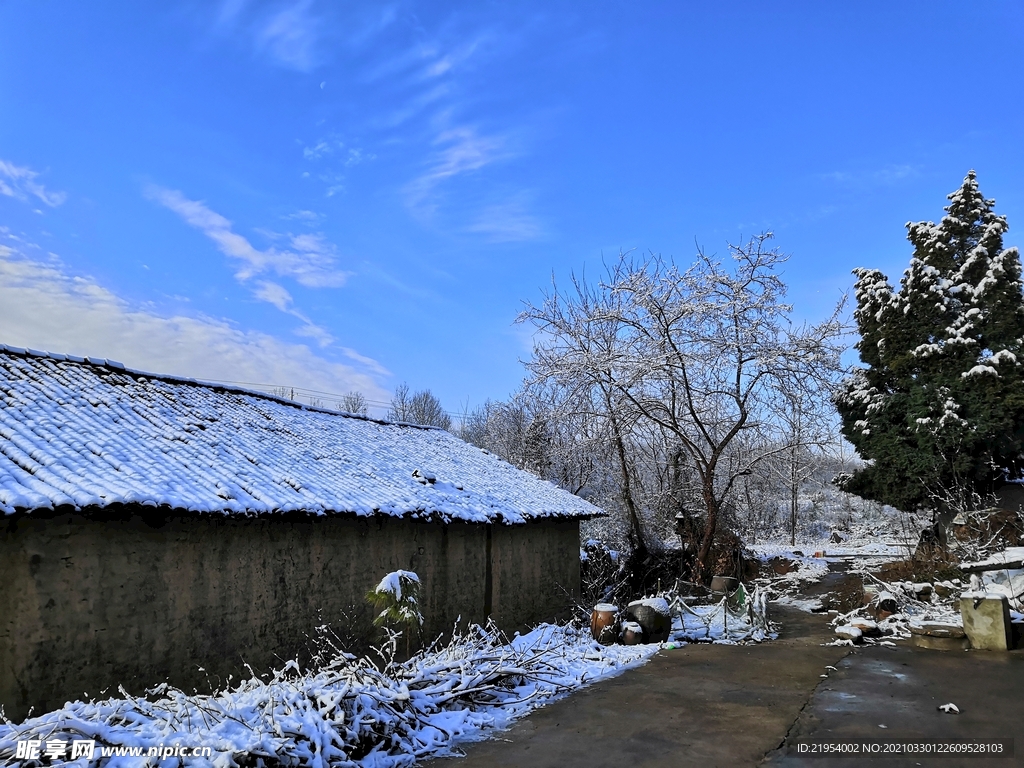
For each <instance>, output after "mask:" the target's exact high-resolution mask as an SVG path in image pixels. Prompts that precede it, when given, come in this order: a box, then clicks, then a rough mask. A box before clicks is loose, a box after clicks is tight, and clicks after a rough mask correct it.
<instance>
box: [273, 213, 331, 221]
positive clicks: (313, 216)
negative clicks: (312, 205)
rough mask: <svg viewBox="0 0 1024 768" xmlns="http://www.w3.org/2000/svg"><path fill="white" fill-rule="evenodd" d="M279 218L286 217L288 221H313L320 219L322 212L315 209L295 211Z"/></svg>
mask: <svg viewBox="0 0 1024 768" xmlns="http://www.w3.org/2000/svg"><path fill="white" fill-rule="evenodd" d="M281 218H282V219H288V220H290V221H305V222H309V223H313V222H316V221H320V219H322V218H323V214H322V213H317V212H316V211H295V212H294V213H289V214H288V215H287V216H282V217H281Z"/></svg>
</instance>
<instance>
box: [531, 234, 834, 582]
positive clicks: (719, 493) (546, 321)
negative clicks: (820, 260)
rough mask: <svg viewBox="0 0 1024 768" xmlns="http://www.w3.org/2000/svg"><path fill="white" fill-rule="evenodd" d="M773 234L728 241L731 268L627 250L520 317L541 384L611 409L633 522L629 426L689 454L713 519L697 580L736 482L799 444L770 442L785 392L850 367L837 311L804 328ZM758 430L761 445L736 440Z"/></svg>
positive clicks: (822, 384) (828, 380)
mask: <svg viewBox="0 0 1024 768" xmlns="http://www.w3.org/2000/svg"><path fill="white" fill-rule="evenodd" d="M770 239H771V234H770V233H766V234H762V235H760V236H758V237H755V238H753V239H752V240H750V241H749V242H748V243H746V244H745V245H742V246H730V250H731V254H732V258H733V266H732V268H731V269H728V268H725V267H723V265H722V264H721V263H719V262H717V261H715V260H714V259H713V258H712V257H710V256H708V255H706V254H705V253H704V252H703V251H698V254H697V259H696V261H695V263H694V264H693V265H692V266H691V267H690V268H688V269H686V270H681V269H679V268H678V267H677V266H676V265H675V264H674V263H673V262H672V261H671V260H664V259H662V258H661V257H658V256H651V257H649V258H646V259H638V258H634V257H632V256H631V255H630V254H624V255H622V256H620V258H619V261H618V262H617V263H616V264H615V265H614V266H612V267H611V268H609V270H608V274H607V277H606V279H605V280H603V281H601V282H599V283H598V284H597V285H596V286H590V285H587V284H586V283H585V282H584V281H582V280H577V279H576V278H575V277H574V278H573V288H574V291H573V292H572V293H570V294H562V293H560V292H559V291H558V288H557V286H555V288H554V290H553V291H552V293H551V294H550V295H548V296H547V297H546V300H545V301H544V302H543V304H542V305H541V306H540V307H535V306H533V305H527V308H526V310H525V311H524V312H523V313H522V314H521V315H520V318H519V319H520V320H521V321H523V320H529V321H532V322H533V323H534V324H536V325H537V327H538V328H539V329H540V330H541V331H543V335H542V336H541V338H542V342H541V343H540V344H538V345H537V347H536V349H535V351H534V356H533V359H532V360H531V361H530V362H529V363H528V364H527V367H528V368H529V370H530V371H531V373H532V374H533V376H534V377H535V378H537V379H542V380H546V379H550V380H557V381H558V382H560V383H561V384H562V385H563V386H566V387H575V388H577V389H580V390H582V389H586V390H588V391H589V394H590V399H591V401H594V400H597V401H598V402H600V403H601V404H602V405H603V406H604V408H603V411H604V413H603V415H604V416H605V417H606V418H607V419H608V420H609V424H610V426H611V427H612V429H611V435H612V439H613V441H614V442H615V445H616V449H617V450H616V452H617V453H618V455H619V471H620V475H621V487H622V494H623V501H624V503H625V505H626V507H627V509H628V511H629V514H630V516H631V519H634V520H638V519H639V510H638V509H637V508H636V504H635V498H634V494H633V488H632V479H633V473H632V471H631V467H630V463H629V461H630V460H629V455H628V450H627V440H628V435H629V433H630V431H631V429H632V425H633V424H635V423H638V422H647V423H651V424H654V425H657V426H658V427H659V428H661V429H662V430H664V432H665V434H666V435H667V436H669V437H670V438H671V442H672V443H673V444H674V445H675V446H676V447H677V448H678V450H679V452H680V453H679V455H680V457H685V461H686V464H687V465H688V467H689V469H691V470H692V471H693V472H694V473H695V475H696V480H697V484H698V486H699V489H698V494H699V499H700V503H701V506H702V507H703V509H702V512H703V517H704V521H703V530H702V533H701V536H700V543H699V547H698V551H697V556H696V562H695V566H694V578H695V579H703V578H704V577H705V576H706V575H707V566H708V557H709V553H710V551H711V547H712V543H713V541H714V537H715V533H716V531H717V528H718V524H719V520H720V518H721V516H722V514H723V510H724V509H725V506H726V500H727V498H728V497H729V494H730V493H731V492H732V489H733V486H734V484H735V482H736V480H737V479H738V478H741V477H744V476H746V475H748V474H749V473H751V472H752V471H753V468H754V467H755V466H756V465H757V464H758V463H759V462H761V461H764V460H765V459H767V458H768V457H770V456H773V455H775V454H777V453H780V452H784V451H786V450H788V449H790V448H791V446H790V445H788V444H786V443H784V442H783V443H780V441H779V440H777V439H773V438H776V437H777V436H779V435H780V433H782V432H783V431H784V429H783V425H782V424H781V422H780V418H779V416H778V405H779V402H780V399H783V398H782V393H784V392H800V391H806V392H808V393H818V392H820V391H824V390H827V389H828V388H829V387H830V386H831V385H832V382H834V381H835V379H836V378H837V375H838V374H839V372H840V370H841V367H840V361H839V356H840V354H841V352H842V346H841V343H840V339H841V337H842V335H843V333H844V328H843V325H842V323H841V322H840V319H839V318H840V308H837V310H836V312H835V313H834V314H833V316H832V317H830V318H829V319H828V320H826V321H825V322H823V323H820V324H818V325H814V326H808V325H803V326H796V325H794V324H793V322H792V321H791V318H790V315H791V312H792V307H791V306H790V305H788V304H786V303H785V302H784V297H785V292H786V286H785V284H784V283H783V281H782V279H781V277H780V276H779V275H778V272H777V270H778V268H779V266H780V265H781V264H782V263H783V262H784V261H785V259H786V257H785V256H783V255H782V254H781V253H780V252H779V251H778V250H777V249H769V248H768V247H767V243H768V241H769V240H770ZM751 433H754V434H757V435H758V439H756V440H755V439H747V440H744V441H739V442H737V439H738V438H739V436H741V435H748V434H751ZM751 436H752V435H751ZM741 447H742V448H743V449H744V450H733V449H735V448H741ZM636 527H637V529H639V528H640V526H639V522H637V524H636ZM638 538H639V536H638ZM636 543H637V544H639V545H640V546H642V545H643V542H642V538H640V540H639V541H638V542H636Z"/></svg>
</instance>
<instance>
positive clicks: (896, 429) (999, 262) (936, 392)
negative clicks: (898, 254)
mask: <svg viewBox="0 0 1024 768" xmlns="http://www.w3.org/2000/svg"><path fill="white" fill-rule="evenodd" d="M948 199H949V200H950V204H949V205H948V206H946V208H945V210H946V215H945V216H943V218H942V220H941V221H940V222H939V223H938V224H934V223H932V222H920V223H917V224H913V223H908V224H907V229H908V236H907V239H908V240H910V242H911V243H912V244H913V245H914V256H913V258H912V259H911V261H910V267H909V268H908V269H907V270H906V272H905V273H904V275H903V279H902V281H901V282H900V288H899V290H898V291H894V290H893V288H892V286H890V285H889V283H888V280H887V278H886V277H885V275H883V274H882V273H881V272H879V271H878V270H873V269H856V270H854V274H856V275H857V284H856V289H855V290H856V299H857V309H856V311H855V312H854V319H855V321H856V323H857V326H858V329H859V331H860V336H861V338H860V341H859V342H858V343H857V345H856V346H857V349H858V351H859V352H860V358H861V361H862V362H863V364H864V367H862V368H859V369H857V370H855V371H854V373H853V374H852V375H851V376H850V377H849V378H848V379H847V380H846V381H845V383H844V386H843V389H842V391H841V392H840V394H839V395H838V397H837V399H836V405H837V407H838V409H839V414H840V416H841V418H842V429H843V434H844V435H845V436H846V438H847V439H848V440H849V441H850V442H851V443H852V444H853V445H854V447H856V449H857V451H858V453H859V454H860V455H861V457H862V458H864V459H868V460H870V463H868V464H867V466H865V467H864V468H863V469H861V470H860V471H858V472H857V473H855V474H854V475H853V476H852V477H850V478H848V479H847V480H846V481H845V483H844V488H845V489H846V490H848V491H852V492H853V493H856V494H858V495H860V496H863V497H865V498H869V499H875V500H877V501H881V502H884V503H887V504H891V505H893V506H895V507H898V508H900V509H905V510H910V509H913V508H917V507H921V506H931V507H934V506H935V504H934V502H935V501H936V500H937V499H942V498H946V499H949V498H964V496H965V495H970V494H974V493H977V494H985V493H988V492H990V491H991V490H992V489H993V488H994V487H996V486H998V485H999V484H1000V483H1001V482H1003V481H1004V480H1006V479H1013V478H1017V477H1020V476H1021V472H1022V469H1024V461H1022V458H1021V455H1022V448H1024V367H1022V365H1024V350H1022V345H1024V294H1022V287H1021V264H1020V256H1019V254H1018V252H1017V249H1016V248H1007V249H1004V248H1003V233H1004V232H1006V230H1007V224H1006V219H1005V217H1003V216H997V215H996V214H995V213H994V212H993V211H992V206H993V205H994V204H995V201H994V200H986V199H985V197H984V196H982V194H981V192H980V191H979V189H978V182H977V179H976V178H975V173H974V171H971V172H970V173H968V174H967V178H966V179H964V183H963V186H961V187H960V189H958V190H957V191H956V192H954V193H952V194H951V195H949V196H948Z"/></svg>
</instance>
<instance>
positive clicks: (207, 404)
mask: <svg viewBox="0 0 1024 768" xmlns="http://www.w3.org/2000/svg"><path fill="white" fill-rule="evenodd" d="M112 504H142V505H145V506H165V507H170V508H174V509H183V510H190V511H195V512H225V513H240V514H263V513H272V512H288V511H306V512H310V513H314V514H324V513H354V514H356V515H360V516H369V515H376V514H384V515H391V516H416V517H431V518H440V519H443V520H465V521H473V522H485V521H486V522H498V521H500V522H504V523H522V522H526V521H527V520H530V519H536V518H544V517H585V516H590V515H598V514H601V511H600V510H599V509H598V508H597V507H595V506H593V505H591V504H589V503H588V502H586V501H584V500H583V499H580V498H578V497H577V496H574V495H572V494H570V493H568V492H567V491H563V490H561V489H560V488H558V487H556V486H555V485H553V484H551V483H549V482H547V481H545V480H541V479H539V478H537V477H535V476H534V475H532V474H530V473H528V472H523V471H522V470H519V469H516V468H515V467H513V466H512V465H511V464H508V463H506V462H505V461H502V460H501V459H499V458H498V457H496V456H494V455H492V454H489V453H487V452H486V451H483V450H481V449H479V448H476V447H475V446H472V445H469V444H468V443H465V442H463V441H462V440H459V439H458V438H456V437H454V436H452V435H450V434H449V433H448V432H445V431H444V430H441V429H436V428H431V427H421V426H414V425H410V424H396V423H388V422H384V421H379V420H375V419H369V418H366V417H362V416H355V415H351V414H342V413H338V412H335V411H328V410H325V409H321V408H314V407H310V406H303V405H300V404H297V403H293V402H290V401H288V400H283V399H280V398H276V397H273V396H270V395H264V394H262V393H258V392H251V391H248V390H244V389H239V388H235V387H229V386H223V385H217V384H208V383H202V382H197V381H194V380H192V379H183V378H177V377H173V376H162V375H154V374H149V373H143V372H140V371H133V370H130V369H127V368H125V367H124V366H123V365H121V364H120V363H115V362H113V361H109V360H95V359H87V358H80V357H74V356H71V355H58V354H51V353H46V352H36V351H34V350H23V349H18V348H16V347H9V346H4V345H0V513H6V514H12V513H14V512H17V511H29V512H31V511H32V510H40V509H52V508H54V507H58V506H63V505H71V506H73V507H75V508H79V509H81V508H84V507H106V506H109V505H112Z"/></svg>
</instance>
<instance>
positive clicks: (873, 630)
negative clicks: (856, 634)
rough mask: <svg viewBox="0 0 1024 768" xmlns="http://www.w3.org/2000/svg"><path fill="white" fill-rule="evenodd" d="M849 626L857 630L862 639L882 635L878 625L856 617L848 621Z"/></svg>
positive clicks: (869, 620)
mask: <svg viewBox="0 0 1024 768" xmlns="http://www.w3.org/2000/svg"><path fill="white" fill-rule="evenodd" d="M850 626H851V627H854V628H855V629H859V630H860V631H861V633H862V634H863V635H864V637H879V636H880V635H881V634H882V631H881V630H880V629H879V628H878V624H877V623H875V622H874V621H872V620H871V619H865V618H861V617H857V618H855V619H851V620H850Z"/></svg>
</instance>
